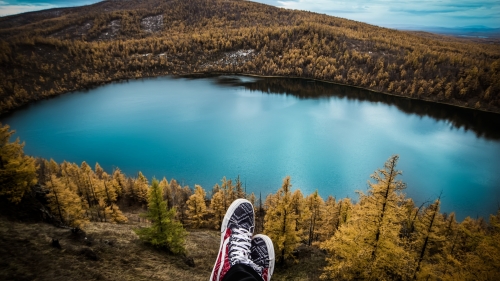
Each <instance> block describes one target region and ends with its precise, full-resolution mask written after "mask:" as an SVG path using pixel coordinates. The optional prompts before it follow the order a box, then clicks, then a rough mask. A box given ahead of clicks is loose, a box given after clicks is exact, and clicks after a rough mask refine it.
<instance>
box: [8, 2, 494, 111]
mask: <svg viewBox="0 0 500 281" xmlns="http://www.w3.org/2000/svg"><path fill="white" fill-rule="evenodd" d="M0 38H1V39H0V65H1V66H0V112H7V111H10V110H13V109H15V108H18V107H19V106H21V105H23V104H26V103H29V102H31V101H34V100H39V99H44V98H47V97H51V96H54V95H59V94H62V93H66V92H69V91H74V90H80V89H87V88H90V87H94V86H97V85H101V84H104V83H109V82H111V81H115V80H124V79H134V78H141V77H152V76H160V75H172V74H174V75H175V74H188V73H213V72H217V73H242V74H253V75H274V76H288V77H301V78H314V79H321V80H325V81H329V82H334V83H340V84H347V85H352V86H357V87H362V88H367V89H371V90H375V91H379V92H384V93H389V94H393V95H398V96H404V97H411V98H416V99H422V100H430V101H438V102H443V103H448V104H454V105H459V106H465V107H469V108H476V109H482V110H489V111H495V112H499V111H500V51H499V50H500V49H499V48H498V44H488V43H486V42H485V43H481V42H479V43H477V42H474V41H472V40H466V39H458V38H452V37H446V36H438V35H432V34H426V33H411V32H403V31H397V30H392V29H387V28H380V27H376V26H372V25H368V24H363V23H360V22H355V21H351V20H346V19H342V18H336V17H331V16H326V15H320V14H316V13H310V12H304V11H294V10H286V9H280V8H276V7H272V6H268V5H264V4H258V3H253V2H250V1H225V0H191V1H184V0H171V1H159V0H130V1H103V2H100V3H96V4H94V5H90V6H85V7H77V8H67V9H58V10H52V11H41V12H37V13H31V14H21V15H14V16H9V17H3V18H0Z"/></svg>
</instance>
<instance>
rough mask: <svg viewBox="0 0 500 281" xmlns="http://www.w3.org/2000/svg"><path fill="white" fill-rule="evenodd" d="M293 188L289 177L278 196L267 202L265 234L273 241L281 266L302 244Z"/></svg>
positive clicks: (272, 195) (286, 178) (273, 195)
mask: <svg viewBox="0 0 500 281" xmlns="http://www.w3.org/2000/svg"><path fill="white" fill-rule="evenodd" d="M291 187H292V185H291V183H290V176H287V177H285V179H284V180H283V185H282V186H281V188H280V189H279V190H278V191H277V192H276V194H270V195H269V196H268V197H267V198H266V202H265V205H266V209H267V212H266V215H265V217H264V234H266V235H268V236H269V237H270V238H271V240H272V241H273V244H274V250H275V253H276V255H277V261H278V262H280V263H281V264H284V263H285V260H286V259H288V258H291V257H292V252H293V250H294V249H295V248H296V247H297V246H298V244H299V242H300V236H299V233H298V231H297V229H296V227H297V214H295V209H294V208H293V205H292V192H291Z"/></svg>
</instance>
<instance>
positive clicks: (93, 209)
mask: <svg viewBox="0 0 500 281" xmlns="http://www.w3.org/2000/svg"><path fill="white" fill-rule="evenodd" d="M13 133H14V132H13V131H11V130H10V128H9V126H7V125H5V126H0V183H1V185H0V186H1V187H0V201H1V202H2V205H3V206H4V207H5V206H10V205H12V206H14V205H20V206H23V207H22V209H23V211H24V212H28V211H27V210H31V211H30V212H31V216H32V217H39V218H42V219H43V220H44V221H47V222H51V223H53V224H55V225H59V226H60V227H64V226H65V227H71V228H72V229H83V230H84V229H85V228H86V226H87V225H89V224H90V222H101V223H102V222H106V223H111V224H125V223H127V218H126V217H125V216H124V215H123V213H122V210H121V209H123V208H130V207H131V206H136V207H140V208H143V209H144V211H146V210H147V215H146V221H147V222H148V224H151V225H152V226H151V227H150V228H141V229H139V230H137V231H136V232H137V234H138V235H139V237H140V238H141V239H143V240H145V242H146V243H151V244H153V245H155V246H158V247H163V248H166V249H168V250H169V251H170V252H171V253H174V254H175V253H177V254H179V253H185V248H184V244H183V241H184V237H185V235H186V231H193V230H194V229H200V228H208V229H220V224H221V221H222V219H223V217H224V214H225V212H226V210H227V208H228V207H229V205H230V203H231V202H232V201H234V200H235V199H237V198H247V199H248V200H249V201H250V202H252V204H253V205H254V207H255V214H256V220H255V221H256V230H255V232H256V233H265V234H267V235H268V236H269V237H270V238H271V239H272V240H273V243H274V247H275V252H276V262H277V265H278V267H279V266H284V265H286V264H293V263H295V262H297V259H296V257H295V252H296V250H297V249H298V248H299V247H300V246H302V247H304V246H305V247H313V248H318V249H321V250H323V251H325V253H326V266H325V267H324V268H323V269H322V270H323V271H322V274H321V279H323V280H354V279H355V280H423V279H425V280H498V279H499V278H500V243H499V242H498V241H500V210H499V211H498V212H497V214H496V215H491V216H490V218H489V221H487V220H485V219H483V218H477V219H473V218H470V217H467V218H465V219H464V220H463V221H462V222H458V221H457V220H456V218H455V214H454V213H450V214H446V213H442V212H441V211H440V204H441V200H440V198H435V200H434V201H432V202H423V203H421V204H416V203H415V202H414V201H413V200H412V199H411V198H407V197H405V194H404V190H405V189H406V185H405V183H403V182H402V181H401V180H399V179H398V176H399V175H401V171H399V170H397V162H398V159H399V156H397V155H393V156H391V157H390V158H389V159H388V160H387V161H386V162H385V164H384V165H383V167H382V168H379V169H377V170H376V171H375V172H374V173H373V174H372V175H371V176H370V181H369V183H368V188H367V190H366V191H358V198H357V200H354V199H351V198H334V197H332V196H328V197H327V198H326V199H324V198H322V197H321V196H320V195H319V194H318V192H317V191H316V192H314V193H312V194H308V195H304V194H302V192H301V191H300V189H292V180H291V178H290V177H288V176H287V177H285V178H284V179H283V183H282V185H281V187H280V188H277V191H276V192H275V193H270V194H264V197H265V198H262V194H259V196H258V197H257V196H256V195H255V194H254V193H251V194H246V193H245V191H244V188H243V186H242V182H241V181H240V179H239V177H238V178H236V179H235V180H232V179H227V178H225V177H223V178H222V180H221V183H220V184H218V183H217V184H215V185H214V186H213V187H212V188H211V189H209V190H208V191H207V190H205V189H204V188H203V187H201V186H199V185H195V186H194V188H191V187H189V186H182V185H180V184H179V183H178V182H177V181H176V180H175V179H171V180H170V181H169V180H167V179H166V178H163V179H162V180H160V181H158V180H156V179H153V180H152V181H150V180H148V179H147V178H146V177H145V176H144V175H143V174H142V173H141V172H138V174H137V176H135V177H130V176H126V175H124V174H123V173H122V172H121V171H120V170H119V169H118V168H116V169H115V170H113V171H110V172H109V173H108V172H106V171H104V170H103V169H102V167H101V166H100V165H99V164H98V163H96V164H95V166H94V168H92V167H91V166H90V165H88V164H87V163H86V162H83V163H81V164H80V165H78V164H75V163H68V162H63V163H56V162H55V161H54V160H46V159H40V158H36V159H35V158H33V157H30V156H28V155H25V154H24V152H23V146H24V143H21V142H20V140H19V139H17V140H15V141H14V142H11V141H10V140H9V139H10V137H11V136H12V134H13ZM277 187H278V186H277ZM33 194H35V195H33ZM34 197H38V201H37V202H38V203H37V204H38V205H36V206H33V203H30V202H33V198H34ZM30 198H31V199H30ZM30 200H31V201H30ZM16 215H17V216H19V214H16ZM158 224H161V225H162V227H163V229H164V230H165V231H163V232H160V233H156V232H157V229H158V228H155V227H154V226H155V225H158ZM160 229H161V227H160ZM158 237H160V238H161V239H160V238H158Z"/></svg>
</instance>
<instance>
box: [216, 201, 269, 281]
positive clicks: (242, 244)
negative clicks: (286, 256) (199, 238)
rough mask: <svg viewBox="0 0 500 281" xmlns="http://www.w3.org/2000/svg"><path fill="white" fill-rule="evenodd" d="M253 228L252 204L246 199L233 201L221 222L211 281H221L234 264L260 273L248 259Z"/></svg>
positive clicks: (258, 268) (257, 267)
mask: <svg viewBox="0 0 500 281" xmlns="http://www.w3.org/2000/svg"><path fill="white" fill-rule="evenodd" d="M254 228H255V219H254V209H253V206H252V203H250V201H248V200H246V199H237V200H235V201H234V202H233V203H232V204H231V206H229V208H228V209H227V212H226V215H225V216H224V220H222V225H221V238H220V239H221V240H220V248H219V254H218V255H217V260H216V261H215V265H214V268H213V270H212V274H211V275H210V280H211V281H220V280H222V278H224V276H225V275H226V273H227V272H228V271H229V269H230V268H231V267H232V266H234V265H236V264H245V265H248V266H250V267H252V268H253V269H254V270H256V271H260V267H259V266H257V265H256V264H255V263H253V262H252V260H251V259H250V246H251V239H252V235H253V231H254Z"/></svg>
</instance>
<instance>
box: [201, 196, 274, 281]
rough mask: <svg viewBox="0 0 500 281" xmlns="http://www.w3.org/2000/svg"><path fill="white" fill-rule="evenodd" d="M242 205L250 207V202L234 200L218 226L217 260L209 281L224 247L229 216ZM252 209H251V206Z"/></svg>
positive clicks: (240, 199) (241, 199)
mask: <svg viewBox="0 0 500 281" xmlns="http://www.w3.org/2000/svg"><path fill="white" fill-rule="evenodd" d="M243 203H248V204H250V205H252V203H251V202H250V201H248V200H247V199H243V198H239V199H236V200H234V201H233V203H231V205H229V208H227V211H226V214H225V215H224V219H223V220H222V224H221V226H220V232H221V235H220V246H219V252H218V253H217V258H216V260H215V264H214V267H213V269H212V274H211V275H210V281H212V280H213V277H214V273H215V266H216V265H217V260H218V258H219V253H220V252H221V250H222V248H223V246H224V234H225V233H226V230H227V224H228V223H229V219H231V216H232V215H233V213H234V210H236V208H238V206H240V205H241V204H243ZM252 208H253V205H252ZM253 219H254V225H255V216H254V218H253ZM266 245H267V241H266ZM273 254H274V249H273ZM221 269H222V266H221V267H220V268H219V271H220V270H221ZM219 274H220V273H219Z"/></svg>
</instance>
